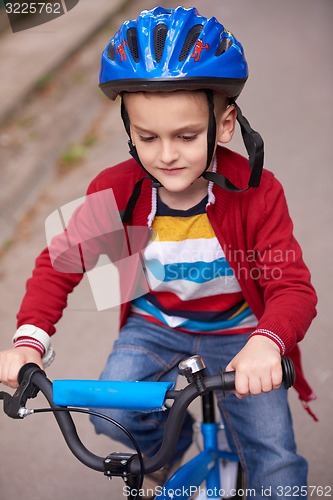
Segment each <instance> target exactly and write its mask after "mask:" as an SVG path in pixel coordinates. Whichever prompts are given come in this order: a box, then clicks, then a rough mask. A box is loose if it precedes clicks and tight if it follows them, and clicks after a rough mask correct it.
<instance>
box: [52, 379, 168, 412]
mask: <svg viewBox="0 0 333 500" xmlns="http://www.w3.org/2000/svg"><path fill="white" fill-rule="evenodd" d="M52 385H53V402H54V404H56V405H57V406H74V407H81V408H119V409H123V410H143V411H147V410H157V409H162V408H163V404H164V400H165V397H166V392H167V391H168V390H169V389H172V387H173V386H174V384H173V382H127V381H109V380H54V381H53V384H52Z"/></svg>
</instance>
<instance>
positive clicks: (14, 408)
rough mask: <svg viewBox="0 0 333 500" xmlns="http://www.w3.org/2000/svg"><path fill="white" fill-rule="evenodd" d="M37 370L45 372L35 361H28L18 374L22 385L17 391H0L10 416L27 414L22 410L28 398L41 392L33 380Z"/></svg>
mask: <svg viewBox="0 0 333 500" xmlns="http://www.w3.org/2000/svg"><path fill="white" fill-rule="evenodd" d="M37 372H39V373H44V374H45V372H44V371H43V370H42V369H41V368H40V367H39V366H38V365H36V364H35V363H27V364H26V365H24V366H23V367H22V368H21V370H20V373H19V376H18V380H19V383H20V385H19V387H18V388H17V389H16V391H15V393H14V394H13V395H11V394H9V393H8V392H4V391H2V392H0V400H1V399H3V409H4V412H5V413H6V415H8V417H10V418H15V419H19V418H23V417H24V416H25V415H24V414H23V413H22V412H20V410H21V409H22V408H25V405H26V402H27V400H28V399H32V398H35V397H36V396H37V394H38V392H39V389H38V388H37V387H36V386H35V385H34V383H33V382H32V380H31V379H32V377H33V375H34V374H35V373H37Z"/></svg>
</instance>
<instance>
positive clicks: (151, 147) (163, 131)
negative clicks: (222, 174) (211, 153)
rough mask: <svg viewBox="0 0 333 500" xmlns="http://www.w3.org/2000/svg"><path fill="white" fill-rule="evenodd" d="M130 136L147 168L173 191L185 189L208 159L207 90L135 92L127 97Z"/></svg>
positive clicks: (194, 179) (195, 179)
mask: <svg viewBox="0 0 333 500" xmlns="http://www.w3.org/2000/svg"><path fill="white" fill-rule="evenodd" d="M125 105H126V109H127V112H128V115H129V119H130V124H131V125H130V126H131V137H132V141H133V143H134V144H135V146H136V149H137V152H138V155H139V158H140V160H141V162H142V164H143V165H144V167H145V168H146V170H147V171H148V172H149V173H150V174H151V175H152V176H153V177H155V178H156V179H157V180H159V181H160V182H161V184H162V185H163V186H164V188H165V189H166V190H168V191H170V192H173V193H180V192H183V191H186V190H187V189H188V188H190V187H191V186H192V185H193V184H194V183H195V182H198V181H199V182H200V183H207V181H205V180H204V179H203V178H200V179H198V177H199V176H200V175H201V174H202V173H203V171H204V170H205V167H206V162H207V128H208V118H209V110H208V101H207V97H206V95H205V93H204V92H189V91H177V92H168V93H166V92H160V93H143V92H139V93H133V94H127V95H126V97H125Z"/></svg>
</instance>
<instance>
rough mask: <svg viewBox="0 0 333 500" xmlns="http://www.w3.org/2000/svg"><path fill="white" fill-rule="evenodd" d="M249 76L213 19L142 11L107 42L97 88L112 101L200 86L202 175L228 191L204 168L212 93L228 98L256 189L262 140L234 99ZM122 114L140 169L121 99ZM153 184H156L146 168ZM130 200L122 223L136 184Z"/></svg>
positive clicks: (210, 149) (211, 134)
mask: <svg viewBox="0 0 333 500" xmlns="http://www.w3.org/2000/svg"><path fill="white" fill-rule="evenodd" d="M247 78H248V67H247V63H246V60H245V56H244V51H243V48H242V45H241V44H240V43H239V42H238V41H237V40H236V39H235V37H234V36H233V35H232V33H230V31H228V30H226V29H225V28H224V26H223V25H222V24H220V23H219V22H218V21H217V20H216V19H215V17H211V18H206V17H203V16H201V15H200V14H199V13H198V11H197V10H196V9H195V8H190V9H185V8H183V7H177V8H176V9H165V8H163V7H156V8H155V9H152V10H144V11H142V12H141V13H140V14H139V16H138V18H137V19H135V20H129V21H126V22H124V23H123V25H122V26H121V27H120V29H119V30H118V32H117V33H116V34H115V35H114V37H113V38H111V40H110V42H109V43H108V44H107V46H106V48H105V50H104V52H103V54H102V61H101V70H100V79H99V83H100V88H101V90H102V91H103V92H104V94H105V95H106V96H107V97H108V98H110V99H112V100H114V99H116V97H117V96H118V95H122V93H123V92H139V91H144V92H162V91H174V90H203V91H205V92H206V95H207V98H208V104H209V123H208V131H207V164H206V168H205V170H204V172H203V173H202V174H201V175H202V177H204V178H205V179H207V180H209V181H213V182H215V183H216V184H217V185H219V186H220V187H222V188H224V189H227V190H229V191H234V192H241V191H244V189H239V188H237V187H236V186H234V185H233V184H232V183H231V182H230V181H229V179H227V178H226V177H224V176H223V175H221V174H218V173H215V172H209V171H207V169H208V167H209V166H210V164H211V161H212V157H213V154H214V150H215V141H216V122H215V114H214V101H213V92H214V91H218V92H220V93H223V94H224V95H225V96H227V97H228V98H229V100H230V102H231V103H232V104H233V105H234V106H235V107H236V109H237V120H238V122H239V124H240V127H241V131H242V136H243V140H244V143H245V146H246V149H247V151H248V154H249V162H250V166H251V168H252V172H251V175H250V179H249V183H248V187H247V188H246V189H249V188H250V187H257V186H258V185H259V182H260V178H261V173H262V168H263V156H264V154H263V141H262V138H261V136H260V135H259V134H258V132H255V131H254V130H253V129H252V128H251V126H250V124H249V122H248V121H247V120H246V118H245V117H244V116H243V115H242V113H241V110H240V108H239V107H238V105H237V104H236V103H235V100H236V99H237V97H238V96H239V94H240V93H241V91H242V89H243V87H244V85H245V82H246V80H247ZM121 113H122V118H123V121H124V125H125V128H126V131H127V133H128V135H129V139H130V140H129V148H130V154H131V155H132V156H133V158H134V159H135V160H136V161H137V162H138V163H139V165H141V167H142V168H143V169H144V170H145V167H144V166H143V164H142V163H141V161H140V158H139V156H138V153H137V150H136V148H135V146H134V145H133V143H132V139H131V134H130V123H129V117H128V114H127V111H126V108H125V106H124V102H123V101H122V105H121ZM147 174H148V177H149V178H150V179H152V181H153V186H155V187H160V186H161V184H160V183H159V181H157V179H155V178H154V177H152V176H151V175H150V174H149V173H148V172H147ZM142 181H143V179H142V180H141V181H140V183H139V185H138V186H136V187H135V189H134V192H133V194H132V197H131V199H130V200H129V203H128V207H127V209H126V214H125V217H124V220H125V221H128V220H130V218H131V214H132V212H133V209H134V206H135V203H136V201H137V199H138V197H139V195H140V190H141V184H142Z"/></svg>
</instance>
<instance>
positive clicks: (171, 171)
mask: <svg viewBox="0 0 333 500" xmlns="http://www.w3.org/2000/svg"><path fill="white" fill-rule="evenodd" d="M159 170H160V171H161V172H163V173H164V174H167V175H175V174H177V173H178V172H181V171H182V170H185V169H184V167H175V168H159Z"/></svg>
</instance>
